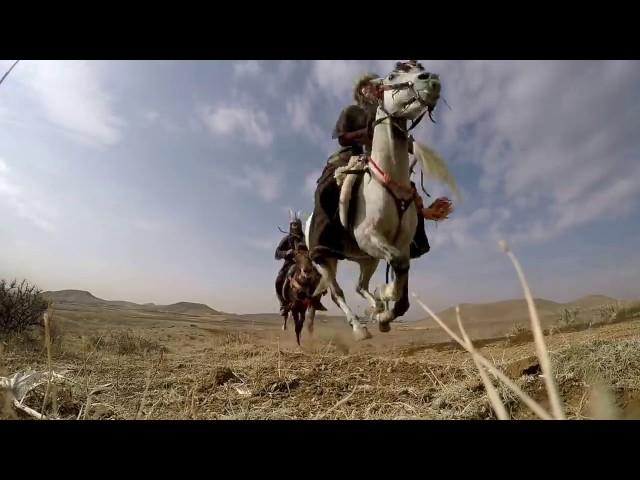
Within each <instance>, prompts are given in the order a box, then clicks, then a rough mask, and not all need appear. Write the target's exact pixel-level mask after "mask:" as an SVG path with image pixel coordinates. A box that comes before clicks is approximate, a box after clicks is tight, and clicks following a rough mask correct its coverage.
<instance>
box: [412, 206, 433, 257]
mask: <svg viewBox="0 0 640 480" xmlns="http://www.w3.org/2000/svg"><path fill="white" fill-rule="evenodd" d="M422 207H423V203H422V199H421V198H420V196H418V195H416V210H417V214H418V225H417V227H416V233H415V235H414V237H413V241H412V242H411V252H410V257H411V258H418V257H421V256H422V255H424V254H425V253H427V252H428V251H429V250H430V249H431V247H430V246H429V239H428V238H427V233H426V232H425V229H424V216H423V215H422Z"/></svg>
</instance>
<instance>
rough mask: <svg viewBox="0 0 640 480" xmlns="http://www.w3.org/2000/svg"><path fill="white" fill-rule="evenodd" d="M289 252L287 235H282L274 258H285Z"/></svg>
mask: <svg viewBox="0 0 640 480" xmlns="http://www.w3.org/2000/svg"><path fill="white" fill-rule="evenodd" d="M288 253H289V237H284V238H283V239H282V240H281V241H280V244H279V245H278V248H277V249H276V260H285V259H286V258H287V254H288Z"/></svg>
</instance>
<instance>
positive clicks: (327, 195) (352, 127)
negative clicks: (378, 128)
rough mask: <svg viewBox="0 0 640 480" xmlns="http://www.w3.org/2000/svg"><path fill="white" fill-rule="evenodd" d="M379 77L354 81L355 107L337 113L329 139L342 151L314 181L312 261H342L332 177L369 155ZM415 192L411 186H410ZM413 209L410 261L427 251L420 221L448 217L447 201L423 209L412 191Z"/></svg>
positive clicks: (340, 229) (337, 194) (337, 193)
mask: <svg viewBox="0 0 640 480" xmlns="http://www.w3.org/2000/svg"><path fill="white" fill-rule="evenodd" d="M378 78H379V76H378V75H375V74H367V75H364V76H362V77H361V78H359V79H358V81H357V82H356V85H355V89H354V94H353V96H354V100H355V102H356V104H355V105H349V106H348V107H346V108H345V109H344V110H343V111H342V112H341V113H340V116H339V118H338V121H337V122H336V126H335V129H334V132H333V138H337V139H338V143H339V144H340V145H341V146H342V147H343V148H341V149H340V150H338V151H337V152H336V153H334V154H333V155H332V156H331V157H329V160H328V161H327V165H326V166H325V168H324V171H323V172H322V175H321V176H320V178H319V179H318V182H317V183H318V187H317V189H316V193H315V208H314V212H313V220H312V221H313V226H312V230H311V231H312V235H313V236H314V237H315V238H314V240H315V241H313V242H312V243H313V244H314V245H317V247H315V248H314V249H313V251H312V252H311V258H313V259H314V260H315V259H316V258H317V257H319V256H322V255H323V254H327V253H328V254H329V255H330V256H333V257H337V258H338V259H343V258H344V257H343V256H342V255H341V254H340V250H341V244H342V241H343V240H342V238H343V236H344V235H345V230H344V227H342V224H341V223H340V220H339V218H338V208H339V197H340V187H339V186H338V184H337V182H336V180H335V178H334V173H335V171H336V169H337V168H338V167H344V166H346V165H347V164H348V163H349V159H350V158H351V157H352V156H354V155H361V154H362V153H364V151H365V150H367V151H371V143H372V141H373V123H374V121H375V117H376V111H377V108H378V98H379V96H380V95H381V94H382V91H381V90H380V89H379V86H378V85H377V84H376V82H375V80H376V79H378ZM412 150H413V144H412V142H409V153H411V154H412V153H413V151H412ZM411 185H412V186H413V188H414V190H415V184H414V183H413V182H411ZM415 198H416V200H415V201H416V207H417V210H418V227H417V228H416V233H415V237H414V240H413V242H412V243H411V258H418V257H421V256H422V255H424V254H425V253H427V252H428V251H429V249H430V246H429V241H428V239H427V235H426V233H425V229H424V221H425V219H427V220H434V221H438V220H443V219H445V218H447V215H448V214H449V213H450V208H451V206H450V204H449V203H448V201H446V200H443V199H438V200H436V201H435V202H433V203H432V204H431V205H430V206H429V207H427V208H425V207H424V205H423V202H422V198H420V196H419V195H418V194H417V191H416V197H415Z"/></svg>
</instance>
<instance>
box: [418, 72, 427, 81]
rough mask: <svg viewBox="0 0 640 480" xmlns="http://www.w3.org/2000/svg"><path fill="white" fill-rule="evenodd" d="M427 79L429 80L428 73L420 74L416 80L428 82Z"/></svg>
mask: <svg viewBox="0 0 640 480" xmlns="http://www.w3.org/2000/svg"><path fill="white" fill-rule="evenodd" d="M428 79H429V74H428V73H421V74H420V75H418V80H428Z"/></svg>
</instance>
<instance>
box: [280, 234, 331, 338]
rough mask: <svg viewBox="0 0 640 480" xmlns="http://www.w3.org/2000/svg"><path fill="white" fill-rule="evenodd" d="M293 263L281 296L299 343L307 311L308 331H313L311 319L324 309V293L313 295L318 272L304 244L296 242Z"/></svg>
mask: <svg viewBox="0 0 640 480" xmlns="http://www.w3.org/2000/svg"><path fill="white" fill-rule="evenodd" d="M293 258H294V264H293V265H292V266H291V267H290V268H289V271H288V272H287V275H286V280H285V282H284V286H283V288H282V296H283V298H284V301H285V302H286V307H287V309H288V310H290V311H291V315H292V317H293V322H294V324H295V331H296V340H297V342H298V345H300V332H301V331H302V326H303V324H304V321H305V317H306V315H307V312H309V322H310V323H309V331H310V332H313V321H314V318H315V313H316V312H317V311H326V308H325V307H324V306H323V305H322V303H321V302H320V299H321V297H322V295H324V293H321V294H319V295H316V296H314V295H313V294H314V293H315V290H316V288H317V286H318V284H319V283H320V273H319V272H318V271H317V270H316V269H315V267H314V266H313V263H312V262H311V258H310V257H309V250H308V248H307V246H306V245H304V244H298V245H297V247H296V250H295V252H294V255H293ZM288 316H289V315H288V313H287V314H284V315H283V317H284V323H283V325H282V329H283V330H286V329H287V317H288Z"/></svg>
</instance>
